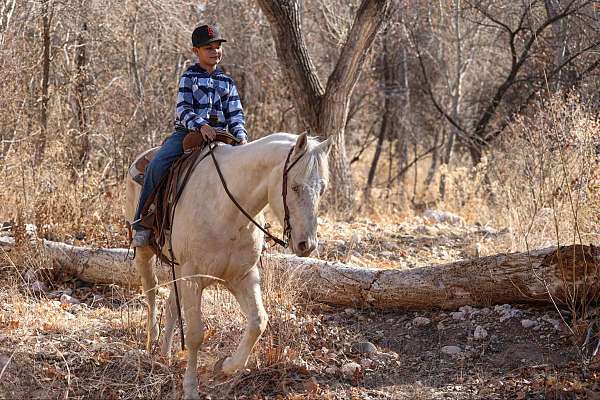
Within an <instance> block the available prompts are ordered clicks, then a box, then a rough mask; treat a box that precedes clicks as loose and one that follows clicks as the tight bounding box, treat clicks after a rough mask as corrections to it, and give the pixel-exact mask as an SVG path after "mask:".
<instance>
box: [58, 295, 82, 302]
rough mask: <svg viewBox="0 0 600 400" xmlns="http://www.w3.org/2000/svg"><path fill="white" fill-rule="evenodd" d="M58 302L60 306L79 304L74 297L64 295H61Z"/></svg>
mask: <svg viewBox="0 0 600 400" xmlns="http://www.w3.org/2000/svg"><path fill="white" fill-rule="evenodd" d="M60 302H61V303H62V304H79V303H81V302H80V301H79V300H77V299H76V298H75V297H71V296H69V295H68V294H66V293H63V294H62V296H60Z"/></svg>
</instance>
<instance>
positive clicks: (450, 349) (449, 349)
mask: <svg viewBox="0 0 600 400" xmlns="http://www.w3.org/2000/svg"><path fill="white" fill-rule="evenodd" d="M460 352H462V350H461V348H460V347H458V346H444V347H442V353H444V354H449V355H453V354H459V353H460Z"/></svg>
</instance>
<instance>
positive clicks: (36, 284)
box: [29, 281, 48, 292]
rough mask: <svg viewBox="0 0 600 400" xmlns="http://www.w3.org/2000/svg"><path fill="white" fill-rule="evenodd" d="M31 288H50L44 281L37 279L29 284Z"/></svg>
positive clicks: (40, 290) (38, 289)
mask: <svg viewBox="0 0 600 400" xmlns="http://www.w3.org/2000/svg"><path fill="white" fill-rule="evenodd" d="M29 287H30V288H31V290H33V291H34V292H45V291H47V290H48V286H46V284H45V283H44V282H42V281H35V282H33V283H32V284H31V285H29Z"/></svg>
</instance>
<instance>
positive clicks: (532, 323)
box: [521, 319, 537, 329]
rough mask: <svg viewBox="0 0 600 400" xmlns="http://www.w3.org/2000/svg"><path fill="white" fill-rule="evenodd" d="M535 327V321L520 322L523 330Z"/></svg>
mask: <svg viewBox="0 0 600 400" xmlns="http://www.w3.org/2000/svg"><path fill="white" fill-rule="evenodd" d="M536 325H537V322H536V321H532V320H530V319H522V320H521V326H522V327H523V328H525V329H529V328H533V327H534V326H536Z"/></svg>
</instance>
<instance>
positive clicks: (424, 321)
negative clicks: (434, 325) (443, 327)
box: [412, 317, 431, 326]
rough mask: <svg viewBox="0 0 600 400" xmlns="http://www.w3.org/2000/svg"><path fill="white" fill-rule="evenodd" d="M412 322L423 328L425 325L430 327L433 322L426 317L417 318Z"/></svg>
mask: <svg viewBox="0 0 600 400" xmlns="http://www.w3.org/2000/svg"><path fill="white" fill-rule="evenodd" d="M412 322H413V324H415V325H416V326H423V325H429V324H430V323H431V320H430V319H429V318H425V317H415V318H414V319H413V320H412Z"/></svg>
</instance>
